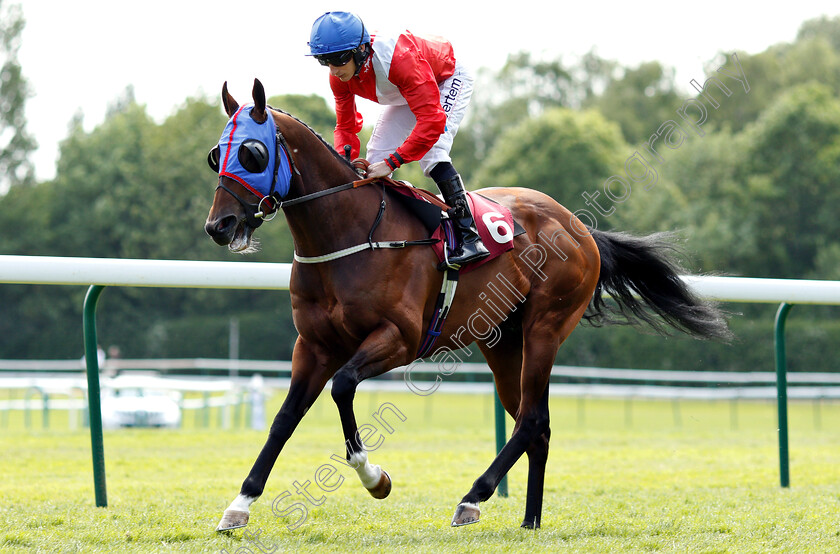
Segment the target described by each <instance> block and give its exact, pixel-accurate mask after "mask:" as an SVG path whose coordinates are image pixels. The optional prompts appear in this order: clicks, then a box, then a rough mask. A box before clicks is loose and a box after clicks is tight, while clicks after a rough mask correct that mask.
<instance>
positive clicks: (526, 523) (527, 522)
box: [520, 518, 540, 529]
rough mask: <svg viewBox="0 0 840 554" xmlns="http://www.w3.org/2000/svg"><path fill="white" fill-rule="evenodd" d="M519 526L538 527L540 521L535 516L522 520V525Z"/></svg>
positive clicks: (524, 527) (525, 527)
mask: <svg viewBox="0 0 840 554" xmlns="http://www.w3.org/2000/svg"><path fill="white" fill-rule="evenodd" d="M520 527H522V528H523V529H539V528H540V522H539V520H537V518H534V519H533V520H527V519H526V520H523V521H522V525H520Z"/></svg>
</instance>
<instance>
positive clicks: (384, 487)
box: [368, 469, 391, 500]
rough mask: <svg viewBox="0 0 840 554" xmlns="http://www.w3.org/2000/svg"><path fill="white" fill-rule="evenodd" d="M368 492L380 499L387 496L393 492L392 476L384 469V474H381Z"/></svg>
mask: <svg viewBox="0 0 840 554" xmlns="http://www.w3.org/2000/svg"><path fill="white" fill-rule="evenodd" d="M368 492H369V493H370V495H371V496H372V497H374V498H377V499H379V500H382V499H383V498H387V497H388V495H389V494H391V476H390V475H388V472H387V471H385V470H384V469H383V470H382V474H381V475H380V476H379V482H378V483H377V484H376V486H375V487H373V488H372V489H368Z"/></svg>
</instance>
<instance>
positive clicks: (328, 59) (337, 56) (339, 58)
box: [315, 48, 358, 67]
mask: <svg viewBox="0 0 840 554" xmlns="http://www.w3.org/2000/svg"><path fill="white" fill-rule="evenodd" d="M357 50H358V48H353V49H352V50H345V51H344V52H333V53H332V54H319V55H317V56H315V59H316V60H318V63H319V64H321V65H324V66H327V65H332V66H335V67H341V66H343V65H347V64H348V63H350V60H352V59H353V54H355V53H356V51H357Z"/></svg>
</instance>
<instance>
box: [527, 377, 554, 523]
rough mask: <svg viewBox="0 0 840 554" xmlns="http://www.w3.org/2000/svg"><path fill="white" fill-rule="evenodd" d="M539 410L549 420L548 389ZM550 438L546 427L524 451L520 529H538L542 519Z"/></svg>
mask: <svg viewBox="0 0 840 554" xmlns="http://www.w3.org/2000/svg"><path fill="white" fill-rule="evenodd" d="M539 410H540V412H541V414H544V417H545V418H546V419H549V413H548V387H546V388H545V393H544V394H543V399H542V400H541V401H540V407H539ZM550 438H551V427H549V426H546V429H545V432H543V433H542V434H541V435H540V436H538V437H537V438H536V439H534V442H532V443H531V445H530V446H529V447H528V449H527V450H526V451H525V452H526V453H527V454H528V493H527V495H526V497H525V517H524V518H523V520H522V527H525V528H527V529H538V528H539V527H540V518H541V517H542V504H543V490H544V488H545V464H546V462H547V461H548V443H549V439H550Z"/></svg>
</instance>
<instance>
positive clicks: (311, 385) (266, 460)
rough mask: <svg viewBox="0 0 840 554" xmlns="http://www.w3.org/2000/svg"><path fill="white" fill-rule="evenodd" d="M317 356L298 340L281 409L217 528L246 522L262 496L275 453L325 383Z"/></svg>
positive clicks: (325, 372)
mask: <svg viewBox="0 0 840 554" xmlns="http://www.w3.org/2000/svg"><path fill="white" fill-rule="evenodd" d="M318 359H319V358H318V357H317V356H316V355H315V354H314V353H313V352H312V350H311V349H310V348H309V347H308V346H307V345H306V344H305V343H304V342H303V341H302V340H301V339H298V342H297V344H296V345H295V350H294V353H293V354H292V379H291V383H290V385H289V392H288V394H287V395H286V399H285V400H284V401H283V405H282V406H281V408H280V411H279V412H277V415H276V416H275V417H274V422H273V423H272V424H271V429H269V431H268V440H267V441H266V443H265V446H263V448H262V450H261V451H260V454H259V456H257V460H256V461H255V462H254V465H253V467H252V468H251V471H250V473H248V477H246V478H245V481H244V482H243V483H242V488H241V489H240V492H239V495H238V496H237V497H236V499H235V500H234V501H233V502H232V503H231V504H230V506H229V507H228V509H227V510H225V513H224V515H223V516H222V520H221V521H220V522H219V525H218V526H217V527H216V531H230V530H231V529H238V528H240V527H245V525H247V524H248V517H249V514H250V506H251V504H253V503H254V501H256V500H257V498H259V497H260V496H261V495H262V493H263V490H264V489H265V483H266V481H268V476H269V474H270V473H271V468H273V467H274V462H276V461H277V456H278V455H280V451H281V450H282V449H283V446H284V445H285V444H286V441H288V440H289V437H291V436H292V432H294V430H295V428H296V427H297V425H298V423H300V420H301V419H303V416H304V414H306V412H307V410H309V408H310V407H311V406H312V404H313V403H314V402H315V400H316V399H317V398H318V395H319V394H320V393H321V391H322V390H323V389H324V385H326V384H327V380H328V379H329V375H330V372H329V369H328V368H327V367H325V366H324V365H323V364H321V363H319V362H318ZM321 359H324V358H321Z"/></svg>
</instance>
